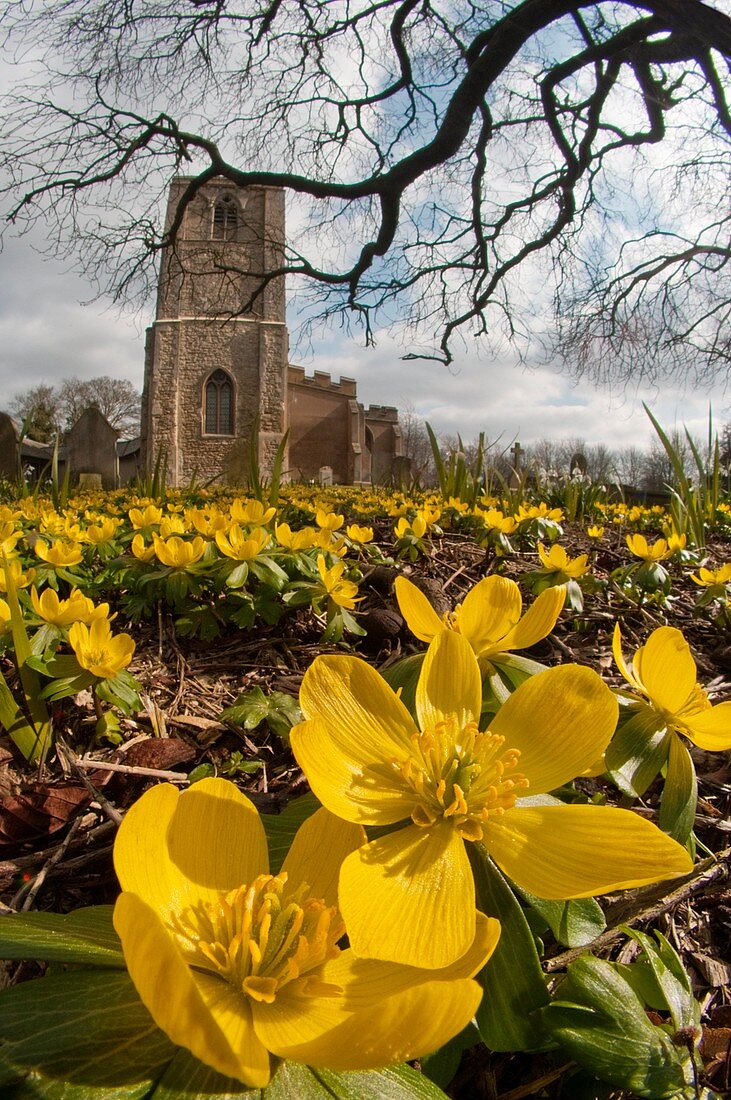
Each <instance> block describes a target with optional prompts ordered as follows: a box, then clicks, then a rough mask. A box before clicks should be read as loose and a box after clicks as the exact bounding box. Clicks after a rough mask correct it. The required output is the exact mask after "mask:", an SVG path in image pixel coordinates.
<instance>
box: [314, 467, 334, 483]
mask: <svg viewBox="0 0 731 1100" xmlns="http://www.w3.org/2000/svg"><path fill="white" fill-rule="evenodd" d="M317 480H318V481H319V483H320V485H332V483H333V468H332V466H321V467H320V471H319V473H318V475H317Z"/></svg>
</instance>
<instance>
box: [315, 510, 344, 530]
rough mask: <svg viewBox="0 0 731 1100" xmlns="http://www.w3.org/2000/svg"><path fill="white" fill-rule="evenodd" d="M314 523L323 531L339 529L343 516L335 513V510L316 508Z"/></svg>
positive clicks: (342, 522)
mask: <svg viewBox="0 0 731 1100" xmlns="http://www.w3.org/2000/svg"><path fill="white" fill-rule="evenodd" d="M315 523H316V524H317V526H318V527H321V528H322V530H323V531H339V530H340V528H341V527H342V526H343V524H344V523H345V516H340V515H337V514H336V513H335V512H326V511H325V509H324V508H318V509H317V512H316V513H315Z"/></svg>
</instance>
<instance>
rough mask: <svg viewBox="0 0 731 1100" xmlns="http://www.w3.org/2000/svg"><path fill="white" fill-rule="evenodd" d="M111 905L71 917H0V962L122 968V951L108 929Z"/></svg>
mask: <svg viewBox="0 0 731 1100" xmlns="http://www.w3.org/2000/svg"><path fill="white" fill-rule="evenodd" d="M112 909H113V907H112V906H111V905H94V906H90V907H89V908H86V909H76V910H75V911H74V912H73V913H67V914H65V915H61V914H58V913H13V914H9V915H8V916H4V917H0V958H2V959H42V960H43V961H44V962H63V963H85V964H87V965H89V966H104V967H124V958H123V955H122V948H121V945H120V943H119V938H118V936H117V933H116V932H115V931H114V928H113V927H112Z"/></svg>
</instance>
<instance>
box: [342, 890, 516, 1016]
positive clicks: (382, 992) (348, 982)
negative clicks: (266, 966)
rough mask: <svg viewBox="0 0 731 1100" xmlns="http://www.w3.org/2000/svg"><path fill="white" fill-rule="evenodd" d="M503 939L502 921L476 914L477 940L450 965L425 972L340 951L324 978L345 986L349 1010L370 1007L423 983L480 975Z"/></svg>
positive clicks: (420, 968) (449, 980)
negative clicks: (371, 1004)
mask: <svg viewBox="0 0 731 1100" xmlns="http://www.w3.org/2000/svg"><path fill="white" fill-rule="evenodd" d="M499 939H500V921H498V920H495V918H494V917H486V916H485V915H484V913H480V912H479V910H478V911H476V913H475V938H474V940H473V941H472V945H471V946H470V947H469V948H468V950H467V951H466V952H465V954H464V955H461V956H460V957H459V958H458V959H457V960H456V961H455V962H453V963H450V964H449V966H443V967H439V968H437V969H424V968H423V967H418V966H403V965H402V964H400V963H393V962H385V961H383V960H381V959H362V958H360V957H359V956H358V955H356V954H355V952H354V951H352V950H351V951H341V953H340V954H339V955H338V956H337V958H335V959H332V960H331V961H330V962H328V963H326V964H325V966H324V968H323V971H322V978H323V980H324V981H326V982H334V983H335V984H336V985H340V986H342V987H343V989H344V991H345V993H344V998H343V1004H344V1005H345V1007H346V1008H348V1009H349V1010H352V1009H356V1008H364V1007H367V1005H368V1004H369V1002H374V1003H375V1002H377V1001H378V1000H385V998H386V997H390V996H391V995H392V994H393V993H400V992H401V991H402V990H403V989H409V988H410V987H411V986H413V985H418V984H419V983H421V982H451V981H454V980H455V979H456V978H474V976H475V975H476V974H479V972H480V970H482V968H483V966H484V965H485V963H486V962H487V961H488V959H489V958H490V956H491V955H492V953H493V951H494V950H495V948H496V947H497V944H498V940H499Z"/></svg>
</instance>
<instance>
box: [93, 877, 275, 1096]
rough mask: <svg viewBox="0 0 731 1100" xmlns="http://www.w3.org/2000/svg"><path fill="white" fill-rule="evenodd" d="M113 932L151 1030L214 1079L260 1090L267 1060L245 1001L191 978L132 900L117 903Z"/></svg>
mask: <svg viewBox="0 0 731 1100" xmlns="http://www.w3.org/2000/svg"><path fill="white" fill-rule="evenodd" d="M114 927H115V929H116V931H117V934H118V935H119V938H120V939H121V941H122V948H123V950H124V959H125V962H126V964H127V969H128V970H129V975H130V977H131V979H132V982H133V983H134V986H135V989H136V990H137V992H138V993H139V995H140V999H141V1000H142V1002H143V1004H144V1005H145V1007H146V1008H147V1009H148V1011H149V1013H150V1015H151V1016H152V1018H153V1020H154V1021H155V1023H156V1024H157V1026H158V1027H159V1028H161V1029H162V1030H163V1031H164V1032H165V1034H166V1035H167V1036H168V1037H169V1038H170V1039H171V1040H172V1041H173V1042H174V1043H177V1044H178V1045H179V1046H181V1047H185V1048H186V1050H190V1051H191V1052H192V1053H193V1054H194V1055H195V1056H196V1058H199V1059H200V1060H201V1062H204V1063H205V1064H206V1065H207V1066H213V1068H214V1069H216V1070H218V1072H219V1073H223V1074H225V1075H226V1076H229V1077H235V1078H237V1080H240V1081H243V1082H244V1083H245V1084H247V1085H251V1086H253V1087H257V1088H261V1087H263V1086H264V1085H266V1084H267V1082H268V1081H269V1076H270V1068H269V1055H268V1053H267V1051H266V1050H265V1049H264V1047H263V1046H262V1045H261V1043H260V1042H259V1040H258V1039H257V1038H256V1035H255V1034H254V1029H253V1025H252V1021H251V1013H250V1010H249V1007H248V1001H247V1000H246V998H245V997H244V996H242V995H241V994H237V993H236V991H235V990H234V988H233V986H230V985H228V983H227V982H225V981H224V980H223V979H218V978H215V977H213V976H212V975H201V974H194V971H192V970H191V969H190V967H189V966H188V965H187V963H186V962H185V960H184V959H183V957H182V955H181V954H180V952H179V951H178V949H177V947H176V945H175V941H174V939H173V937H172V936H171V934H170V933H169V932H168V931H167V929H166V928H165V926H164V925H163V923H162V921H161V920H160V917H159V916H158V914H157V913H156V912H155V911H154V910H153V909H151V908H150V907H149V906H148V905H146V904H145V903H144V902H143V901H142V900H141V899H140V898H138V897H137V896H136V895H135V894H129V893H123V894H121V895H120V896H119V898H118V899H117V903H116V905H115V907H114ZM201 978H207V979H208V980H207V982H203V983H201V982H200V981H199V980H198V979H201ZM212 983H213V987H214V988H211V984H212ZM218 987H220V989H219V988H218ZM230 994H233V995H234V996H235V1002H233V1003H232V999H231V996H230ZM219 999H220V1003H219ZM217 1004H218V1008H217V1009H216V1008H215V1006H216V1005H217ZM214 1009H215V1014H214ZM222 1024H223V1026H221V1025H222Z"/></svg>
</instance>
